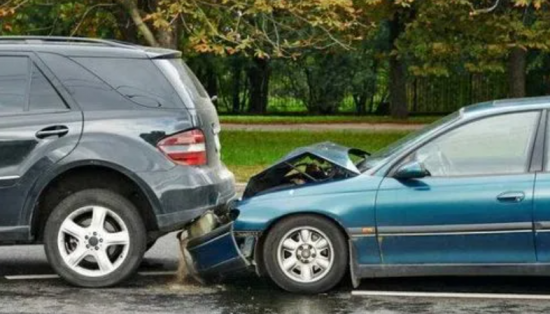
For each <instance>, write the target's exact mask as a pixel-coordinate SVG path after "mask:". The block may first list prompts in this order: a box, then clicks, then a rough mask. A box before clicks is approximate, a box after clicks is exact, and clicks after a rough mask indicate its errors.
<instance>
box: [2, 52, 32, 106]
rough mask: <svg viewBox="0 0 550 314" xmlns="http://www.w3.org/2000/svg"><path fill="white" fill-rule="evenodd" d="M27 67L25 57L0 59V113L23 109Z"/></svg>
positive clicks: (27, 63)
mask: <svg viewBox="0 0 550 314" xmlns="http://www.w3.org/2000/svg"><path fill="white" fill-rule="evenodd" d="M29 66H30V60H29V58H27V57H0V113H5V112H21V111H23V110H24V109H25V106H26V104H27V90H28V87H29Z"/></svg>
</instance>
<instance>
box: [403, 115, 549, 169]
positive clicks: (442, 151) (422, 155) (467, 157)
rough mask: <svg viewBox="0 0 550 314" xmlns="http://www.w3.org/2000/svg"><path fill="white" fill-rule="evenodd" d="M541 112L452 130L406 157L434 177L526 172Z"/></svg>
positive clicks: (500, 116) (502, 116) (491, 119)
mask: <svg viewBox="0 0 550 314" xmlns="http://www.w3.org/2000/svg"><path fill="white" fill-rule="evenodd" d="M538 117H539V112H523V113H514V114H504V115H499V116H493V117H489V118H484V119H481V120H477V121H474V122H471V123H468V124H466V125H463V126H460V127H458V128H457V129H454V130H451V131H449V132H447V133H445V134H443V135H442V136H440V137H438V138H436V139H435V140H433V141H431V142H429V143H428V144H426V145H424V146H423V147H421V148H420V149H418V150H417V151H416V152H414V153H412V154H411V155H410V156H409V157H408V158H406V159H405V160H411V159H412V160H417V161H419V162H421V163H423V164H424V166H425V167H426V169H427V170H428V171H429V172H430V174H431V175H432V176H433V177H445V176H472V175H495V174H519V173H524V172H526V171H527V167H528V165H529V157H530V155H531V148H532V144H533V141H534V137H535V129H536V125H537V121H538Z"/></svg>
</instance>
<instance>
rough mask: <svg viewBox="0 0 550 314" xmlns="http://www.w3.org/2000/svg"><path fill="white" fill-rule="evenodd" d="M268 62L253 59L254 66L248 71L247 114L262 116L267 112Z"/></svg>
mask: <svg viewBox="0 0 550 314" xmlns="http://www.w3.org/2000/svg"><path fill="white" fill-rule="evenodd" d="M269 74H270V69H269V61H268V60H267V59H260V58H254V64H253V65H252V66H251V67H250V68H249V69H248V80H249V83H250V95H249V98H248V99H249V102H248V106H249V112H250V113H254V114H263V113H265V112H266V111H267V103H268V100H269Z"/></svg>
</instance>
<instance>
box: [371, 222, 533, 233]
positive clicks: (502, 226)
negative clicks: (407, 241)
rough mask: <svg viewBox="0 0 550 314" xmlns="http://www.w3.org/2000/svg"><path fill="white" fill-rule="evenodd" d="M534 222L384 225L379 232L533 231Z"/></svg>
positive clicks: (379, 228)
mask: <svg viewBox="0 0 550 314" xmlns="http://www.w3.org/2000/svg"><path fill="white" fill-rule="evenodd" d="M532 228H533V223H532V222H530V221H529V222H507V223H488V224H456V225H425V226H382V227H380V226H379V227H378V233H379V234H380V235H382V234H417V233H418V234H442V233H471V232H503V231H517V230H526V229H528V230H529V231H531V230H532Z"/></svg>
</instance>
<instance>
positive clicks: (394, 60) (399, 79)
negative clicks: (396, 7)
mask: <svg viewBox="0 0 550 314" xmlns="http://www.w3.org/2000/svg"><path fill="white" fill-rule="evenodd" d="M404 28H405V25H404V24H403V23H402V21H401V18H400V16H399V14H397V13H396V14H395V16H394V19H393V21H391V22H390V41H391V45H392V50H393V52H395V51H396V50H397V47H396V41H397V39H398V38H399V35H400V34H401V33H402V32H403V31H404ZM390 112H391V116H392V117H393V118H398V119H406V118H407V117H408V115H409V110H408V108H407V79H406V70H405V64H403V60H402V59H400V58H399V56H398V55H397V54H395V53H392V54H391V56H390Z"/></svg>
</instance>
